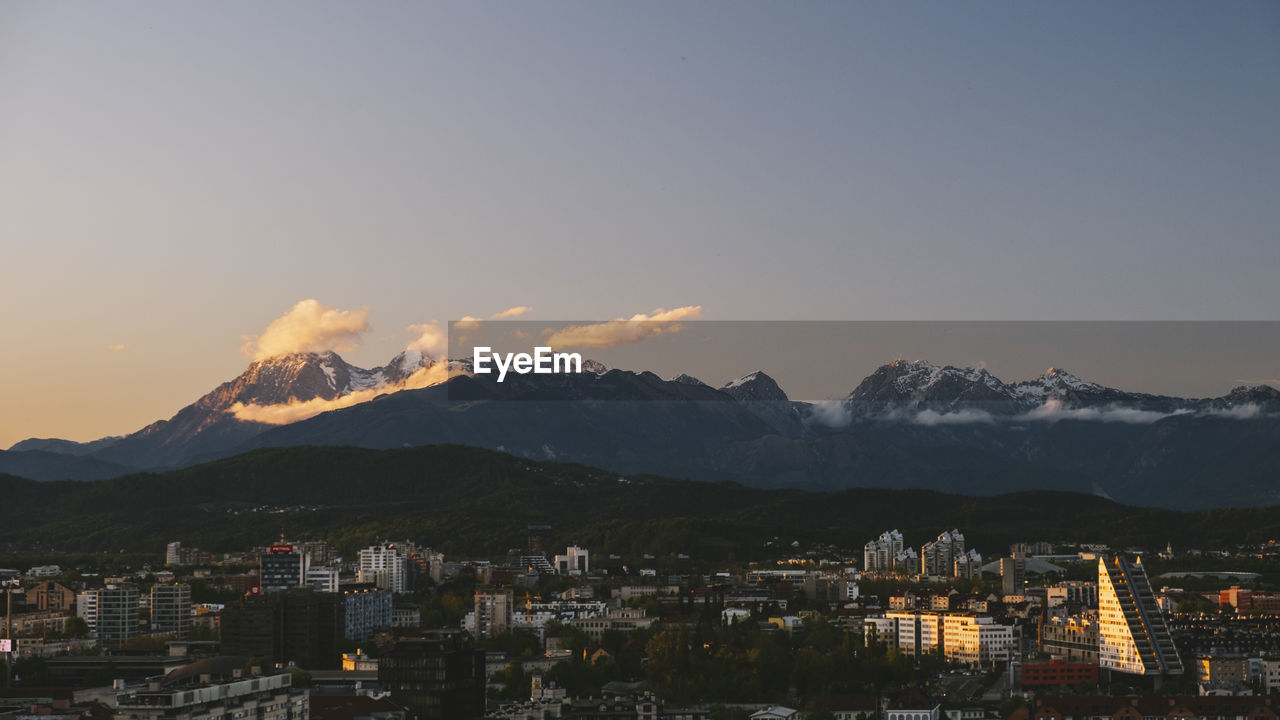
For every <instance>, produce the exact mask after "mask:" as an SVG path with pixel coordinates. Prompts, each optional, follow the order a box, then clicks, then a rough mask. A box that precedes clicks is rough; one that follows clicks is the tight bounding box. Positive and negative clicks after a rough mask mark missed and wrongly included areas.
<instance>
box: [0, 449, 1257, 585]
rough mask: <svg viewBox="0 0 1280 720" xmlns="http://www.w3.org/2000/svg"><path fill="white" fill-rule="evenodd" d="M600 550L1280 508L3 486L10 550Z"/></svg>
mask: <svg viewBox="0 0 1280 720" xmlns="http://www.w3.org/2000/svg"><path fill="white" fill-rule="evenodd" d="M530 523H547V524H551V525H553V526H554V527H555V529H556V536H557V538H563V539H564V540H566V541H573V542H578V543H580V544H583V545H586V546H588V547H591V548H592V550H593V551H594V552H596V553H606V552H609V553H618V554H624V555H625V554H628V553H651V554H655V555H658V554H674V553H685V554H692V555H696V556H698V557H703V558H720V557H729V556H735V557H737V558H738V559H744V560H745V559H748V558H750V557H755V556H758V555H760V554H762V553H764V552H765V550H764V546H765V542H767V541H768V540H770V539H772V538H774V537H776V538H778V540H779V541H780V542H782V543H785V544H787V545H789V544H790V543H791V542H792V541H799V542H800V543H801V545H802V546H809V545H812V544H826V545H834V546H837V547H842V548H848V549H852V550H855V551H856V550H859V549H860V548H861V547H862V544H863V543H864V542H866V541H867V540H868V539H870V538H872V537H874V536H875V535H877V534H878V533H879V532H881V531H882V530H884V529H886V528H889V527H898V528H900V529H901V530H902V531H903V532H904V533H905V534H906V536H907V539H908V542H909V544H916V543H917V542H922V541H924V540H927V539H930V538H932V537H933V536H934V535H936V534H937V532H938V531H939V530H940V529H942V528H943V527H960V528H963V529H964V531H965V533H966V535H967V536H968V537H969V538H970V545H971V546H974V547H979V548H982V547H991V548H1001V549H1002V548H1004V547H1005V546H1007V544H1008V543H1009V542H1012V541H1019V540H1048V541H1052V542H1105V543H1109V544H1111V545H1112V546H1113V547H1127V546H1131V545H1144V546H1147V547H1163V546H1164V544H1165V543H1166V542H1168V541H1170V540H1172V541H1173V542H1174V543H1175V544H1178V545H1180V546H1182V547H1188V546H1201V547H1217V546H1224V545H1234V544H1239V543H1246V542H1262V541H1266V540H1268V539H1271V538H1275V537H1280V507H1271V508H1247V509H1223V510H1211V511H1201V512H1178V511H1171V510H1162V509H1153V508H1135V507H1127V506H1122V505H1119V504H1117V503H1114V502H1111V501H1109V500H1106V499H1103V498H1099V497H1094V496H1089V495H1081V494H1073V493H1061V492H1044V491H1036V492H1022V493H1013V494H1008V495H1000V496H994V497H991V496H988V497H967V496H961V495H948V494H943V493H937V492H932V491H925V490H883V489H852V490H845V491H840V492H833V493H811V492H803V491H798V490H761V489H756V488H749V487H745V486H741V485H738V484H735V483H704V482H693V481H686V480H674V479H668V478H659V477H651V476H636V477H620V476H618V475H617V474H615V473H610V472H606V471H602V470H597V469H593V468H588V467H584V466H580V465H571V464H562V463H543V462H533V461H529V460H525V459H521V458H517V457H513V456H510V455H506V454H503V453H500V452H494V451H489V450H483V449H477V448H468V447H461V446H450V445H442V446H424V447H415V448H404V449H396V450H380V451H378V450H365V449H359V448H344V447H291V448H270V449H263V450H257V451H253V452H250V453H246V454H244V455H239V456H236V457H233V458H228V459H225V460H219V461H216V462H211V463H206V464H203V465H198V466H194V467H190V468H185V469H182V470H175V471H172V472H167V473H162V474H136V475H130V476H125V477H121V478H115V479H112V480H104V481H99V482H94V483H73V482H46V483H37V482H34V481H29V480H24V479H21V478H15V477H12V476H0V548H9V549H13V550H26V549H31V548H42V549H55V550H60V551H86V550H87V551H100V550H103V549H111V550H113V551H114V550H129V551H141V552H146V551H155V550H156V549H157V548H158V547H160V546H162V545H163V544H164V543H166V542H169V541H172V540H177V539H180V540H182V541H183V542H184V543H185V544H188V545H192V546H197V547H200V548H203V549H205V550H210V551H215V552H221V551H233V550H244V549H247V548H249V547H252V546H254V545H257V544H261V543H262V542H264V541H265V540H266V539H269V538H271V537H275V536H277V535H279V533H280V531H281V529H282V528H283V529H285V531H286V532H287V534H288V535H289V536H290V537H297V538H303V537H307V538H323V539H327V540H329V541H330V542H331V543H334V544H336V545H337V546H338V547H339V548H340V549H346V550H350V549H354V548H356V547H359V546H361V545H363V544H366V543H368V542H372V541H374V540H377V539H379V538H386V537H408V538H412V539H417V540H420V541H422V542H425V543H428V544H430V545H432V546H434V547H437V548H439V549H442V550H444V551H445V552H447V553H451V554H454V555H455V556H456V555H459V554H461V555H467V556H478V557H486V556H487V557H497V556H500V555H501V554H502V553H505V551H506V550H507V549H508V548H512V547H520V546H521V545H522V544H523V542H524V536H525V533H526V530H525V528H526V526H527V525H528V524H530Z"/></svg>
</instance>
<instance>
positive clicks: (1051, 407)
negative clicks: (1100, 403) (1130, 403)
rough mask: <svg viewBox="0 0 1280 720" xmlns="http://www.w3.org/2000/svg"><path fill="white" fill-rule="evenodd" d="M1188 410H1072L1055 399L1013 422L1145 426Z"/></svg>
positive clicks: (1107, 408)
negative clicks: (1081, 421)
mask: <svg viewBox="0 0 1280 720" xmlns="http://www.w3.org/2000/svg"><path fill="white" fill-rule="evenodd" d="M1188 412H1190V411H1189V410H1175V411H1173V412H1168V413H1163V412H1156V411H1154V410H1140V409H1138V408H1127V407H1122V406H1119V405H1108V406H1106V407H1102V408H1072V407H1067V406H1065V405H1063V403H1062V401H1061V400H1059V399H1057V398H1050V399H1049V400H1046V401H1045V403H1044V405H1041V406H1040V407H1038V408H1036V409H1034V410H1031V411H1029V412H1026V413H1023V414H1022V415H1019V416H1017V417H1016V418H1014V419H1015V420H1027V421H1041V422H1057V421H1059V420H1085V421H1092V422H1119V423H1129V424H1133V425H1146V424H1150V423H1153V422H1156V421H1158V420H1163V419H1164V418H1167V417H1173V416H1174V415H1185V414H1187V413H1188Z"/></svg>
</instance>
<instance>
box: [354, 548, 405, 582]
mask: <svg viewBox="0 0 1280 720" xmlns="http://www.w3.org/2000/svg"><path fill="white" fill-rule="evenodd" d="M408 559H409V556H408V554H406V553H405V548H403V547H401V546H399V545H396V544H395V543H382V544H379V545H371V546H369V547H367V548H365V549H363V550H361V551H360V581H361V582H371V583H375V584H376V585H377V586H378V587H380V588H382V589H383V590H390V591H391V592H393V593H401V592H404V591H405V569H406V568H405V564H406V563H407V562H408Z"/></svg>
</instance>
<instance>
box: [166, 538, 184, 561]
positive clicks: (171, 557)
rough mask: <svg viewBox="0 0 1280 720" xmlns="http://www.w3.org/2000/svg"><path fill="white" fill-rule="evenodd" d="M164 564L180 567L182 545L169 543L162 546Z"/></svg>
mask: <svg viewBox="0 0 1280 720" xmlns="http://www.w3.org/2000/svg"><path fill="white" fill-rule="evenodd" d="M164 564H165V565H181V564H182V543H180V542H171V543H169V544H168V545H165V546H164Z"/></svg>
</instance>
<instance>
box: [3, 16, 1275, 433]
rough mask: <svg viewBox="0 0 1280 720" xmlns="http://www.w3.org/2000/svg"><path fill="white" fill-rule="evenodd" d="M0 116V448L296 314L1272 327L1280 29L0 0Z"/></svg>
mask: <svg viewBox="0 0 1280 720" xmlns="http://www.w3.org/2000/svg"><path fill="white" fill-rule="evenodd" d="M0 91H2V95H0V98H2V100H0V243H2V244H3V248H2V249H3V256H2V257H0V335H2V337H3V342H4V352H3V354H2V356H0V378H2V379H0V398H4V399H3V400H0V402H3V403H5V407H0V416H7V417H8V418H16V417H21V418H22V424H21V427H17V426H16V425H17V422H16V421H14V422H11V423H9V422H7V423H6V424H5V425H4V427H0V447H3V446H7V444H8V442H12V441H13V440H17V439H20V438H21V437H26V436H29V435H63V436H72V437H77V438H78V439H86V438H87V437H90V436H95V435H100V434H105V433H107V432H126V431H131V430H134V429H136V428H137V427H139V426H141V425H142V424H145V423H146V422H150V421H151V420H154V419H156V418H157V417H162V416H165V417H167V416H168V415H169V414H171V413H172V412H173V411H174V410H176V409H177V408H178V407H180V406H181V405H183V404H185V403H186V402H189V401H190V400H191V399H194V397H196V396H198V395H199V394H201V393H203V392H204V391H206V390H208V389H209V388H210V387H212V386H213V385H214V384H216V383H217V382H219V381H222V380H225V379H228V378H230V377H231V376H234V375H235V374H236V373H237V372H239V370H240V369H241V368H242V367H243V365H244V363H245V362H246V360H245V358H244V357H242V356H241V355H240V354H239V348H240V345H241V343H242V341H241V336H242V335H247V334H251V333H257V332H260V331H261V330H262V329H263V328H264V327H265V326H266V325H267V324H268V323H269V322H270V321H271V320H272V319H273V318H275V317H277V316H279V315H280V314H281V313H282V312H283V311H284V310H286V309H288V308H289V307H291V306H292V305H293V304H294V303H296V302H297V301H299V300H301V299H304V298H311V297H314V298H317V299H319V300H320V301H321V302H322V303H324V304H326V305H332V306H335V307H339V308H354V307H367V308H369V311H370V315H369V318H370V321H371V322H372V324H373V330H372V331H371V332H370V333H368V334H367V335H366V337H365V339H364V344H363V346H362V347H361V348H360V349H358V350H356V351H354V352H351V353H348V356H349V357H350V359H352V360H354V361H356V362H358V363H363V364H365V365H374V364H379V363H381V362H383V361H384V360H385V359H387V358H389V357H390V356H391V355H392V354H393V353H394V352H395V351H396V350H398V349H399V348H400V347H402V346H403V345H404V342H405V340H406V338H407V335H406V333H405V330H404V328H405V326H406V325H409V324H411V323H420V322H424V321H427V320H431V319H437V320H447V319H449V318H457V317H461V316H463V315H467V314H473V315H485V314H489V313H492V312H496V311H499V310H502V309H504V308H507V307H510V306H513V305H530V306H532V307H533V308H534V313H536V316H537V317H544V318H596V317H601V318H607V317H616V316H623V315H631V314H632V313H637V312H646V311H650V310H652V309H654V308H657V307H668V308H669V307H673V306H682V305H701V306H702V307H703V310H704V316H705V317H707V318H711V319H975V320H982V319H1264V320H1274V319H1280V318H1277V312H1276V308H1280V281H1278V280H1280V4H1278V3H1275V2H1221V3H1209V2H1194V3H1187V2H1124V3H1113V2H1073V3H1063V2H975V3H953V2H930V3H910V2H906V3H902V2H876V3H871V2H841V3H818V2H806V3H782V2H769V3H766V2H687V3H663V2H631V3H616V2H615V3H600V2H544V3H520V2H508V3H501V4H498V3H483V2H482V3H473V2H467V3H453V4H443V3H435V4H427V3H408V2H403V3H393V2H386V3H376V4H357V3H345V4H331V3H293V2H279V3H276V2H273V3H256V2H254V3H250V2H243V3H234V2H233V3H200V4H194V3H183V4H172V3H160V2H151V3H124V2H106V3H93V4H88V3H75V4H72V3H44V2H4V3H0ZM530 317H534V315H533V314H531V315H530ZM121 345H122V346H124V348H125V349H124V350H123V351H114V352H112V351H108V350H107V349H106V348H108V347H112V346H121ZM73 416H74V418H75V419H76V422H75V423H72V422H71V421H70V420H69V418H71V417H73ZM64 428H66V429H64ZM6 441H8V442H6Z"/></svg>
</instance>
